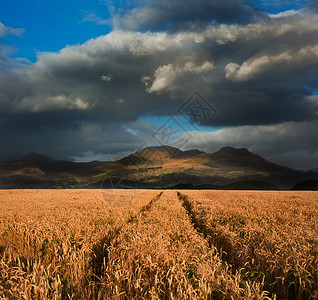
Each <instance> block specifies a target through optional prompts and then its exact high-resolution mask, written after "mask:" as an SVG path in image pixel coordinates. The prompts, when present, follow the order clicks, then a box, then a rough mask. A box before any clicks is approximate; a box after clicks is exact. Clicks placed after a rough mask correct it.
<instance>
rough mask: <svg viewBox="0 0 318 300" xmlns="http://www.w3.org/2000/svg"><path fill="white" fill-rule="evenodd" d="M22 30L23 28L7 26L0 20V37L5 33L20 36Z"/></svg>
mask: <svg viewBox="0 0 318 300" xmlns="http://www.w3.org/2000/svg"><path fill="white" fill-rule="evenodd" d="M23 32H24V29H23V28H12V27H8V26H5V25H4V24H3V23H1V22H0V37H2V36H5V35H16V36H21V35H22V34H23Z"/></svg>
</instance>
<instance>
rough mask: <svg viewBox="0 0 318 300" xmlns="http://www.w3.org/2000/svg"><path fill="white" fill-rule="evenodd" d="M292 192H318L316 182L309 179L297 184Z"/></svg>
mask: <svg viewBox="0 0 318 300" xmlns="http://www.w3.org/2000/svg"><path fill="white" fill-rule="evenodd" d="M292 190H294V191H318V180H317V179H309V180H304V181H301V182H299V183H297V184H296V185H295V186H294V187H293V188H292Z"/></svg>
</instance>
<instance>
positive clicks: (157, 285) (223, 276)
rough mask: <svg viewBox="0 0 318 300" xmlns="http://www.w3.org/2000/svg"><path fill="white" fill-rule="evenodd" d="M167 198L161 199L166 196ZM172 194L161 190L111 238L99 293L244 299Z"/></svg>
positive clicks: (213, 249)
mask: <svg viewBox="0 0 318 300" xmlns="http://www.w3.org/2000/svg"><path fill="white" fill-rule="evenodd" d="M162 195H163V196H162ZM191 221H192V220H191V219H190V218H189V215H188V214H187V210H186V209H185V208H184V207H183V206H182V203H181V202H180V201H178V198H177V196H176V194H175V192H173V191H166V192H164V194H163V192H161V193H160V194H158V195H157V196H156V197H154V198H153V199H152V200H151V201H150V202H149V203H148V204H147V205H145V206H144V207H142V208H141V210H140V211H139V213H138V214H137V215H136V216H134V217H133V218H131V219H130V220H129V221H128V222H127V223H126V224H124V226H123V227H122V228H121V230H120V232H119V233H118V234H117V236H116V237H115V238H114V240H112V243H111V245H110V247H109V252H108V259H109V261H108V264H107V267H106V268H105V269H104V270H105V273H104V276H103V278H102V281H101V285H102V288H101V290H100V291H99V293H100V294H99V295H100V296H101V297H102V298H103V297H104V298H117V297H118V298H119V299H227V298H226V297H225V296H226V295H231V296H232V297H233V299H243V298H242V297H241V289H240V288H239V287H238V286H237V285H236V281H235V280H234V277H233V276H232V274H231V273H228V272H227V270H226V266H224V265H222V262H221V261H220V259H219V258H218V257H217V256H216V252H215V248H214V247H212V248H211V247H209V245H208V243H207V240H206V239H205V238H204V237H203V236H202V234H200V233H199V232H198V231H197V230H195V229H194V228H193V224H192V222H191Z"/></svg>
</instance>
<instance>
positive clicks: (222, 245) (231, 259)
mask: <svg viewBox="0 0 318 300" xmlns="http://www.w3.org/2000/svg"><path fill="white" fill-rule="evenodd" d="M177 196H178V198H179V200H180V201H181V203H182V206H183V207H184V209H185V210H186V211H187V214H188V216H189V218H190V219H191V222H192V225H193V227H194V228H195V229H196V230H197V231H198V232H200V233H202V234H203V236H204V238H205V239H206V240H207V242H208V244H209V246H210V247H215V248H216V249H217V251H218V252H219V255H220V257H221V259H222V260H223V261H225V262H227V263H228V264H229V265H230V266H231V268H232V273H233V274H235V272H236V271H239V270H240V269H241V268H243V267H244V266H242V265H240V264H239V263H238V262H237V261H236V260H235V257H236V255H238V254H236V251H235V249H233V247H232V245H231V243H230V242H228V241H227V240H226V239H223V238H221V239H220V240H219V243H217V244H215V243H214V241H213V237H212V236H211V233H212V232H211V231H210V230H209V228H207V226H206V223H205V220H204V219H202V218H200V217H198V216H197V215H196V213H195V211H194V208H193V204H192V203H191V201H190V200H189V197H188V196H187V195H184V194H181V193H180V192H177ZM224 249H226V251H224ZM228 250H230V251H228ZM227 252H229V253H227ZM230 254H231V255H230Z"/></svg>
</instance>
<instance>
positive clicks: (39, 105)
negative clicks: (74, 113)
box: [19, 95, 92, 113]
mask: <svg viewBox="0 0 318 300" xmlns="http://www.w3.org/2000/svg"><path fill="white" fill-rule="evenodd" d="M91 107H92V105H90V104H89V103H87V102H85V101H84V100H83V99H81V98H79V97H68V96H66V95H56V96H49V97H39V98H33V97H25V98H23V99H22V101H21V102H20V104H19V108H20V109H23V110H28V111H33V112H37V113H39V112H43V111H48V110H64V109H67V110H70V109H73V110H87V109H89V108H91Z"/></svg>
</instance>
